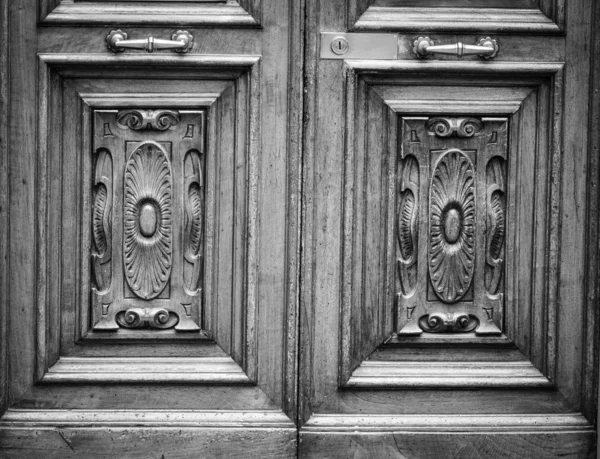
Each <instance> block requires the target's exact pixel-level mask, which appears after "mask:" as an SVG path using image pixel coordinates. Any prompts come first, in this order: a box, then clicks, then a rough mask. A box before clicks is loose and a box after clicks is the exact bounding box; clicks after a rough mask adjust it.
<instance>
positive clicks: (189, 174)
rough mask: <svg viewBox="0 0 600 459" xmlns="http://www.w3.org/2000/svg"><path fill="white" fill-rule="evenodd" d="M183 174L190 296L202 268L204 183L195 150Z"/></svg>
mask: <svg viewBox="0 0 600 459" xmlns="http://www.w3.org/2000/svg"><path fill="white" fill-rule="evenodd" d="M184 173H185V184H184V186H185V189H184V196H185V198H186V199H185V211H186V215H187V219H186V226H185V240H184V248H185V260H186V262H187V263H188V264H189V265H191V266H190V268H191V269H188V270H187V272H186V279H185V281H186V282H185V285H186V289H187V290H188V292H189V293H190V294H193V293H196V292H197V290H198V288H199V285H198V284H199V280H200V277H201V267H202V242H203V223H204V216H203V210H204V183H203V165H202V157H201V155H200V153H199V152H198V151H197V150H191V151H189V152H188V153H187V154H186V158H185V161H184Z"/></svg>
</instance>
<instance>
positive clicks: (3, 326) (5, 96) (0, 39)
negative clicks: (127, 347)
mask: <svg viewBox="0 0 600 459" xmlns="http://www.w3.org/2000/svg"><path fill="white" fill-rule="evenodd" d="M8 17H9V16H8V2H3V3H2V4H1V5H0V25H1V26H2V27H1V28H0V29H1V30H0V106H1V107H2V110H0V416H1V415H2V413H4V410H5V409H6V407H7V404H8V360H9V355H8V321H7V319H8V290H7V285H8V282H7V281H8V266H9V264H8V263H9V260H8V250H9V247H8V231H7V230H8V227H9V226H8V225H9V220H8V215H9V214H8V211H9V207H8V191H9V181H8V180H9V177H8V167H9V165H8V151H9V141H8V111H9V105H8V104H9V97H10V95H9V86H8V79H9V73H8V66H9V54H8V53H9V47H10V42H9V37H10V34H9V20H8Z"/></svg>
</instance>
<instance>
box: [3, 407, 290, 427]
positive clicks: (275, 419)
mask: <svg viewBox="0 0 600 459" xmlns="http://www.w3.org/2000/svg"><path fill="white" fill-rule="evenodd" d="M57 425H59V426H61V427H62V426H73V427H77V428H85V427H140V428H141V427H213V428H214V427H221V428H236V427H237V428H244V427H251V428H277V429H294V430H296V429H295V426H294V423H293V422H292V421H291V420H290V419H289V418H288V417H287V416H286V415H285V414H284V413H283V412H281V411H279V410H260V411H235V410H231V411H229V410H78V409H75V410H63V409H56V410H35V409H8V410H7V411H6V413H5V414H4V416H3V417H2V418H0V427H3V428H5V427H35V428H39V427H52V426H57Z"/></svg>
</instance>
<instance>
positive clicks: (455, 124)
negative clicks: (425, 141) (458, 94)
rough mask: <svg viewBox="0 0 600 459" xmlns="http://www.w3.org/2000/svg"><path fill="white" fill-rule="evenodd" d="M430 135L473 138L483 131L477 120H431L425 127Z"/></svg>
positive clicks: (440, 118)
mask: <svg viewBox="0 0 600 459" xmlns="http://www.w3.org/2000/svg"><path fill="white" fill-rule="evenodd" d="M425 127H426V129H427V131H428V132H429V133H430V134H434V135H436V136H438V137H451V136H456V137H473V136H474V135H475V134H477V133H479V132H480V131H481V130H482V129H483V122H482V121H481V120H478V119H477V118H448V117H439V118H431V119H430V120H429V121H428V122H427V124H426V125H425Z"/></svg>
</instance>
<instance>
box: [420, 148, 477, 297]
mask: <svg viewBox="0 0 600 459" xmlns="http://www.w3.org/2000/svg"><path fill="white" fill-rule="evenodd" d="M429 206H430V227H429V237H430V247H429V275H430V277H431V283H432V285H433V289H434V291H435V293H436V294H437V296H438V297H439V298H440V300H442V301H444V302H446V303H454V302H456V301H458V300H459V299H460V298H462V297H463V296H464V294H465V293H466V292H467V290H468V289H469V286H470V284H471V280H472V278H473V270H474V265H475V263H474V259H475V241H474V233H475V180H474V172H473V165H472V163H471V161H470V160H469V159H468V158H467V156H465V154H464V153H463V152H462V151H460V150H457V149H452V150H448V151H447V152H446V153H444V155H443V156H442V157H441V158H440V159H439V160H438V162H437V164H436V166H435V169H434V171H433V175H432V178H431V188H430V201H429Z"/></svg>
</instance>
